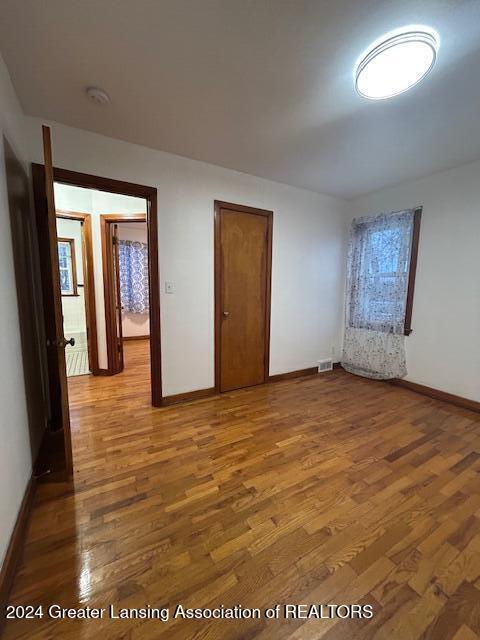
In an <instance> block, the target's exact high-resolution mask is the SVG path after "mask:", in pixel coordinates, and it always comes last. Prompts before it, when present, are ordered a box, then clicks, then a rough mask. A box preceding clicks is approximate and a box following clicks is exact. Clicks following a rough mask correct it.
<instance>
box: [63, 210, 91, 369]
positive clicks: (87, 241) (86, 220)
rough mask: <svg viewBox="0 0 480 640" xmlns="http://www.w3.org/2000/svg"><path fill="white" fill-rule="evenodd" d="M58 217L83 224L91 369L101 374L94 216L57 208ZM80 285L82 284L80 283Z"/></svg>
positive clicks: (84, 282)
mask: <svg viewBox="0 0 480 640" xmlns="http://www.w3.org/2000/svg"><path fill="white" fill-rule="evenodd" d="M57 218H61V219H63V220H78V221H79V222H80V223H81V224H82V240H83V242H82V256H83V285H84V294H85V295H84V300H85V315H86V319H87V334H88V335H87V346H88V359H89V364H90V371H91V372H92V374H93V375H94V376H98V375H101V374H100V367H99V366H98V337H97V308H96V302H95V272H94V262H93V236H92V216H91V215H90V214H89V213H84V212H80V211H65V210H62V209H57ZM78 286H80V285H78Z"/></svg>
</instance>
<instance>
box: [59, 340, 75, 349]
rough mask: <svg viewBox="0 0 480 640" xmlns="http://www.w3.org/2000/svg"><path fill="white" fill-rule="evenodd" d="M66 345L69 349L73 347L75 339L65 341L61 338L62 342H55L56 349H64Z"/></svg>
mask: <svg viewBox="0 0 480 640" xmlns="http://www.w3.org/2000/svg"><path fill="white" fill-rule="evenodd" d="M67 344H69V345H70V346H71V347H74V346H75V338H70V340H67V339H66V338H63V340H59V341H58V342H57V347H66V346H67Z"/></svg>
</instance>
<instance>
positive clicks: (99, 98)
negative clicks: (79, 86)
mask: <svg viewBox="0 0 480 640" xmlns="http://www.w3.org/2000/svg"><path fill="white" fill-rule="evenodd" d="M85 93H86V94H87V97H88V98H89V100H91V101H92V102H95V104H108V103H109V102H110V96H109V95H108V93H107V92H106V91H104V90H103V89H100V88H99V87H87V89H86V90H85Z"/></svg>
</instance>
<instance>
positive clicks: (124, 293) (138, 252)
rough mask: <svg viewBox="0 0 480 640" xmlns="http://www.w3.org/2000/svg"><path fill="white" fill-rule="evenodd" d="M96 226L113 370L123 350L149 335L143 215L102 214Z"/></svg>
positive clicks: (117, 370) (132, 348)
mask: <svg viewBox="0 0 480 640" xmlns="http://www.w3.org/2000/svg"><path fill="white" fill-rule="evenodd" d="M100 228H101V235H102V254H103V274H104V297H105V333H106V345H107V355H108V365H109V373H110V374H116V373H120V372H121V371H123V370H124V368H125V360H126V359H125V354H126V352H128V353H129V354H130V355H132V354H134V353H135V354H136V353H137V352H140V351H142V345H141V344H140V341H142V342H143V343H145V341H148V340H149V339H150V319H149V309H150V297H149V273H148V252H149V245H148V232H147V221H146V216H145V214H143V213H129V214H128V215H120V214H117V213H113V214H102V215H101V216H100ZM130 343H132V344H130ZM133 343H134V344H133ZM143 347H145V344H144V345H143ZM143 351H145V349H143Z"/></svg>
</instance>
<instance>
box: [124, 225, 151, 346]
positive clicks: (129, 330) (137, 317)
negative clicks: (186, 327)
mask: <svg viewBox="0 0 480 640" xmlns="http://www.w3.org/2000/svg"><path fill="white" fill-rule="evenodd" d="M118 237H119V239H120V240H133V241H135V242H143V243H144V244H148V233H147V223H146V222H138V223H137V222H125V223H123V224H122V223H120V224H119V225H118ZM122 334H123V337H124V338H129V337H133V336H148V335H150V317H149V314H148V311H147V313H129V312H128V311H122Z"/></svg>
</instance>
